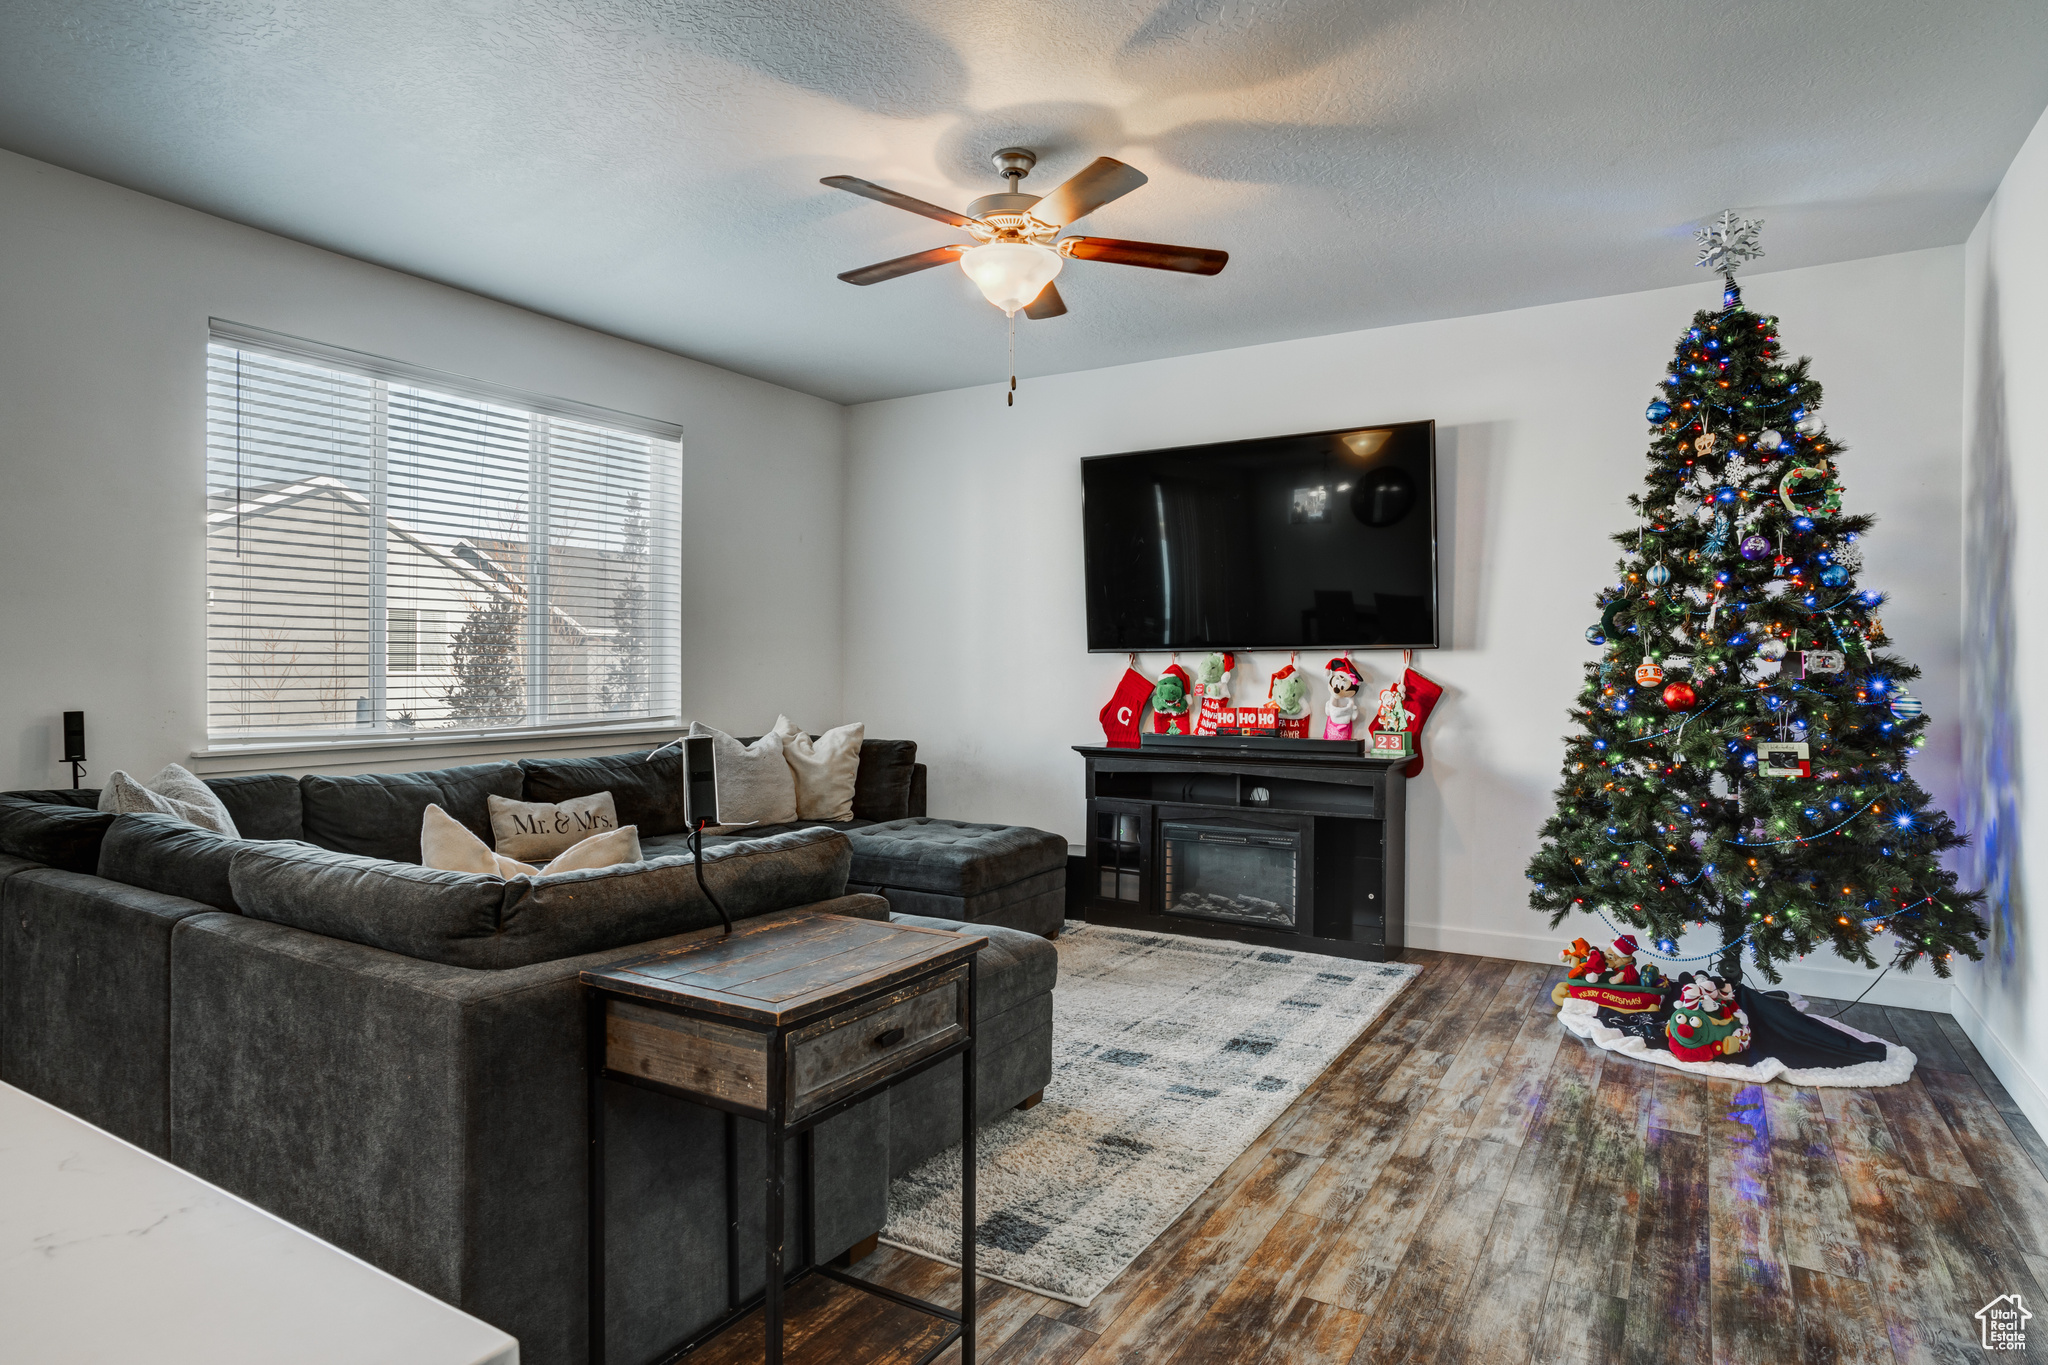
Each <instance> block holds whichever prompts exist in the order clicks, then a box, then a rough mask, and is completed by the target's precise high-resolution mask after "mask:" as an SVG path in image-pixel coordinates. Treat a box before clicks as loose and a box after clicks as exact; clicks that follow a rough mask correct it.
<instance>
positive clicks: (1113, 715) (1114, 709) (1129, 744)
mask: <svg viewBox="0 0 2048 1365" xmlns="http://www.w3.org/2000/svg"><path fill="white" fill-rule="evenodd" d="M1151 695H1152V684H1151V683H1150V682H1149V681H1147V680H1146V677H1145V675H1144V674H1142V673H1140V672H1139V671H1138V670H1137V669H1135V668H1126V669H1125V670H1124V675H1123V677H1121V678H1119V679H1118V680H1117V684H1116V691H1114V692H1112V693H1111V694H1110V697H1109V701H1108V703H1107V704H1106V705H1105V706H1104V707H1103V708H1102V734H1103V737H1104V739H1106V740H1107V741H1108V743H1109V747H1110V748H1112V749H1135V748H1137V747H1138V717H1139V716H1140V715H1143V714H1144V711H1145V702H1146V699H1147V698H1149V697H1150V696H1151Z"/></svg>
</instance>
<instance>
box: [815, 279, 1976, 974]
mask: <svg viewBox="0 0 2048 1365" xmlns="http://www.w3.org/2000/svg"><path fill="white" fill-rule="evenodd" d="M1674 249H1676V248H1674ZM1961 269H1962V251H1961V249H1960V248H1956V247H1950V248H1944V249H1939V250H1931V251H1921V252H1914V253H1910V254H1906V255H1899V256H1889V257H1882V258H1878V259H1873V260H1863V261H1853V262H1849V263H1846V264H1840V265H1833V266H1826V267H1819V268H1813V269H1804V270H1797V271H1788V272H1783V273H1779V274H1759V275H1757V276H1755V277H1754V278H1753V279H1751V280H1750V281H1749V282H1748V284H1747V286H1746V289H1745V295H1746V298H1747V300H1748V302H1749V305H1750V306H1751V307H1752V308H1755V309H1758V310H1760V311H1764V312H1775V313H1779V314H1781V315H1782V318H1783V326H1784V336H1785V339H1786V343H1787V345H1788V346H1789V347H1790V348H1791V349H1793V350H1794V351H1795V352H1802V353H1807V354H1811V355H1812V356H1813V357H1814V365H1815V371H1814V372H1815V374H1816V376H1817V377H1818V378H1819V379H1820V380H1821V382H1822V383H1823V385H1824V386H1825V388H1826V392H1827V394H1828V405H1827V409H1826V416H1827V418H1828V420H1829V422H1830V425H1831V429H1832V430H1833V431H1834V432H1835V434H1836V435H1837V436H1839V437H1840V438H1841V439H1843V440H1844V441H1845V442H1846V443H1847V444H1848V446H1849V448H1850V454H1849V456H1848V458H1847V460H1846V469H1847V480H1848V487H1849V498H1850V500H1851V502H1852V503H1853V505H1854V506H1855V507H1857V508H1858V509H1863V510H1868V511H1870V512H1873V513H1874V514H1876V515H1877V516H1878V517H1879V518H1880V519H1881V525H1880V526H1879V528H1878V529H1877V531H1876V532H1875V533H1874V534H1873V535H1872V536H1871V538H1870V540H1869V542H1868V555H1867V562H1868V565H1869V568H1868V572H1867V574H1866V581H1867V582H1869V583H1871V584H1872V585H1874V586H1879V587H1883V588H1887V589H1893V590H1896V591H1897V592H1898V594H1899V596H1898V599H1897V601H1896V602H1895V603H1894V604H1893V605H1891V606H1889V607H1887V608H1886V610H1885V613H1884V617H1885V624H1886V627H1887V628H1888V629H1889V630H1890V632H1891V633H1892V635H1893V637H1894V638H1895V639H1896V640H1897V641H1898V643H1899V646H1900V648H1901V649H1902V651H1903V652H1904V653H1905V654H1906V655H1907V656H1908V657H1910V658H1912V659H1914V660H1915V661H1916V662H1918V663H1919V664H1920V665H1921V667H1922V668H1924V669H1925V670H1926V673H1927V676H1926V678H1925V680H1924V682H1922V683H1921V684H1919V685H1918V691H1919V694H1920V696H1921V697H1922V698H1923V700H1924V701H1925V702H1926V704H1927V709H1928V712H1929V713H1930V715H1931V716H1932V717H1933V718H1934V729H1933V736H1932V739H1931V740H1930V743H1929V747H1928V749H1927V751H1926V753H1925V755H1924V756H1923V757H1922V758H1921V759H1920V761H1919V763H1918V765H1917V768H1916V771H1917V773H1918V776H1919V777H1920V780H1921V781H1922V782H1923V783H1924V784H1925V785H1926V786H1927V787H1928V789H1929V790H1930V791H1931V792H1932V793H1933V794H1934V795H1935V796H1936V798H1937V799H1939V800H1941V801H1942V802H1944V803H1945V804H1947V805H1949V806H1950V807H1951V808H1952V807H1953V806H1954V803H1955V800H1956V797H1957V795H1958V786H1957V780H1956V772H1957V759H1958V749H1959V741H1960V729H1959V726H1958V723H1957V711H1958V697H1957V692H1958V654H1959V636H1958V627H1957V609H1958V602H1957V598H1958V590H1959V579H1960V545H1959V531H1960V527H1959V520H1960V519H1959V515H1958V496H1959V485H1960V474H1959V464H1960V456H1959V452H1958V433H1957V429H1956V421H1957V412H1958V405H1959V403H1960V392H1961V389H1960V385H1961V377H1960V363H1961V362H1960V356H1961V339H1962V338H1961V327H1962V316H1961V295H1960V277H1961ZM1718 289H1719V286H1718V284H1717V283H1716V282H1713V281H1710V280H1707V279H1702V280H1701V281H1700V282H1699V283H1698V284H1696V285H1692V286H1689V287H1685V288H1679V289H1668V290H1660V291H1655V292H1651V293H1643V294H1632V295H1625V296H1620V297H1614V298H1604V299H1592V300H1585V301H1582V302H1577V303H1569V304H1559V305H1554V306H1549V307H1543V308H1533V309H1527V310H1522V311H1517V312H1511V313H1501V314H1494V315H1490V316H1482V317H1469V318H1460V319H1454V320H1450V321H1443V322H1432V323H1422V324H1416V325H1412V326H1404V327H1394V328H1387V329H1383V330H1378V331H1369V332H1356V333H1350V334H1347V335H1341V336H1330V337H1320V338H1314V339H1310V340H1303V341H1292V342H1284V343H1279V344H1274V345H1268V346H1258V347H1252V348H1247V349H1243V350H1235V351H1225V352H1218V353H1212V354H1207V355H1197V356H1188V357H1182V358H1177V359H1172V360H1163V361H1154V362H1148V363H1145V364H1137V365H1130V366H1124V367H1120V368H1116V369H1106V370H1095V371H1089V372H1085V373H1079V374H1069V375H1063V376H1057V377H1054V378H1048V379H1035V380H1031V381H1029V382H1027V383H1026V384H1025V385H1024V387H1023V389H1022V391H1021V392H1020V393H1019V395H1018V398H1017V406H1016V407H1015V408H1014V409H1007V410H1006V409H1005V408H1004V406H1003V401H1002V396H1001V391H1000V389H998V388H996V387H994V386H991V387H989V388H983V389H969V390H961V391H956V392H951V393H940V394H931V395H926V396H922V397H915V398H904V399H897V400H892V401H888V402H882V403H873V404H867V405H863V406H860V407H857V408H855V409H853V410H852V414H851V417H850V424H849V432H848V487H849V500H848V506H847V575H846V600H847V614H846V639H847V649H846V704H847V705H846V710H847V714H848V716H849V717H856V718H860V719H863V720H865V721H867V723H868V725H869V727H870V730H871V731H876V732H881V733H887V734H907V735H914V736H916V737H917V739H918V742H919V746H920V748H919V753H920V756H921V757H922V758H924V759H925V760H927V761H928V762H929V763H930V764H931V808H932V812H933V813H934V814H937V815H948V816H958V817H963V818H969V819H990V820H1003V821H1013V822H1019V823H1026V824H1033V825H1038V826H1042V827H1044V828H1047V829H1053V830H1058V831H1060V832H1062V833H1064V834H1065V835H1066V836H1067V837H1068V839H1069V840H1070V841H1072V842H1075V843H1078V842H1079V840H1080V838H1081V836H1082V813H1083V806H1082V795H1081V772H1082V766H1081V760H1080V758H1079V757H1078V756H1077V755H1075V754H1074V753H1072V752H1071V750H1070V748H1069V746H1071V745H1073V744H1077V743H1100V742H1101V738H1102V732H1101V730H1100V728H1099V727H1098V724H1097V719H1096V713H1097V711H1098V710H1099V709H1100V707H1101V705H1102V703H1103V702H1104V701H1105V700H1106V699H1107V698H1108V696H1109V694H1110V691H1111V689H1112V687H1113V686H1114V684H1115V682H1116V680H1117V678H1118V676H1119V675H1120V673H1121V671H1122V669H1123V667H1124V660H1123V658H1122V657H1119V656H1105V655H1090V654H1088V653H1086V652H1085V651H1086V638H1085V631H1084V619H1083V606H1082V583H1081V569H1082V565H1081V522H1080V506H1081V484H1080V469H1079V464H1078V461H1079V460H1080V458H1081V457H1082V456H1086V455H1097V454H1103V453H1108V452H1113V451H1123V450H1144V449H1150V448H1155V447H1162V446H1173V445H1180V444H1187V443H1193V442H1202V441H1219V440H1228V439H1233V438H1237V437H1248V436H1260V435H1269V434H1277V433H1282V432H1288V431H1313V430H1317V429H1322V428H1331V427H1340V426H1346V425H1353V424H1360V423H1366V422H1387V421H1401V420H1407V419H1413V418H1425V417H1430V418H1435V419H1436V421H1437V424H1438V428H1437V429H1438V449H1439V481H1440V487H1441V499H1442V508H1441V514H1440V518H1439V529H1440V537H1441V546H1442V548H1441V560H1442V585H1443V596H1444V602H1445V611H1444V619H1445V621H1446V623H1447V626H1448V629H1449V638H1450V648H1448V649H1444V650H1441V651H1438V652H1435V653H1424V654H1422V655H1419V656H1418V664H1419V667H1420V668H1421V670H1422V671H1423V672H1424V673H1426V674H1428V675H1429V676H1430V677H1432V678H1434V679H1436V680H1437V681H1438V682H1440V683H1442V684H1443V685H1444V687H1445V689H1446V695H1445V698H1444V700H1443V702H1442V703H1441V704H1440V706H1439V708H1438V710H1437V713H1436V715H1435V716H1434V717H1433V718H1432V720H1431V721H1430V724H1429V728H1428V731H1427V732H1426V734H1425V735H1424V741H1423V747H1424V752H1425V754H1426V755H1427V758H1428V764H1427V768H1426V770H1425V771H1424V773H1423V774H1422V776H1421V777H1420V778H1419V779H1417V780H1416V781H1415V782H1413V783H1411V784H1410V795H1409V873H1408V925H1409V929H1408V935H1409V941H1410V942H1411V943H1413V944H1416V945H1418V946H1423V947H1431V948H1441V949H1446V950H1450V951H1455V952H1466V953H1491V954H1497V955H1502V956H1508V957H1516V958H1525V959H1529V960H1554V958H1555V955H1556V951H1557V947H1558V945H1559V944H1560V942H1561V941H1562V940H1563V939H1565V938H1569V937H1570V936H1571V934H1572V933H1573V932H1586V933H1587V936H1588V937H1589V938H1592V937H1595V933H1594V931H1598V930H1599V928H1600V926H1599V924H1598V922H1597V921H1588V922H1586V923H1585V924H1582V925H1579V926H1577V927H1576V928H1567V929H1565V930H1563V931H1561V932H1553V931H1551V930H1550V929H1549V928H1548V927H1547V926H1546V925H1545V923H1544V921H1543V919H1542V918H1541V917H1540V916H1539V915H1538V914H1536V913H1535V912H1533V911H1531V910H1529V909H1528V908H1527V886H1526V883H1525V882H1524V880H1523V876H1522V869H1523V866H1524V864H1525V862H1526V860H1527V858H1528V856H1529V854H1530V852H1531V851H1532V850H1533V848H1534V847H1535V842H1536V831H1537V827H1538V826H1539V824H1540V823H1541V821H1542V820H1543V818H1544V815H1545V812H1546V810H1547V808H1548V805H1549V793H1550V791H1551V789H1552V787H1553V786H1554V785H1555V783H1556V780H1557V776H1558V765H1559V763H1560V760H1561V755H1562V746H1561V744H1560V737H1561V736H1562V735H1563V733H1564V730H1565V727H1566V710H1567V707H1568V705H1569V703H1570V700H1571V698H1572V696H1573V693H1574V691H1575V690H1576V688H1577V687H1578V685H1579V678H1580V674H1579V669H1580V666H1581V664H1582V662H1583V661H1584V660H1585V659H1586V658H1587V657H1588V654H1589V650H1590V648H1591V647H1590V646H1588V645H1587V644H1586V643H1585V639H1584V632H1585V629H1586V627H1587V626H1588V625H1589V624H1591V623H1592V621H1593V616H1594V613H1593V611H1592V607H1591V603H1592V601H1593V597H1594V594H1595V592H1596V591H1597V590H1598V588H1599V587H1600V585H1601V584H1602V583H1603V582H1604V581H1606V579H1607V576H1608V574H1609V573H1610V572H1611V570H1612V565H1613V562H1614V558H1615V549H1614V547H1613V545H1612V544H1611V543H1610V542H1609V541H1608V540H1607V536H1608V535H1609V534H1610V533H1612V532H1616V531H1620V530H1622V529H1624V528H1626V527H1627V526H1628V525H1629V524H1630V522H1629V514H1628V511H1627V508H1626V505H1625V502H1624V499H1625V498H1626V496H1627V494H1628V493H1629V492H1630V491H1632V490H1635V489H1637V488H1639V487H1640V486H1641V482H1640V481H1641V479H1642V476H1643V473H1644V457H1645V450H1646V445H1647V443H1646V440H1645V427H1644V422H1643V418H1642V411H1643V407H1644V405H1645V404H1646V403H1647V402H1648V401H1649V400H1650V398H1651V397H1653V396H1654V394H1653V390H1652V385H1653V383H1654V381H1655V380H1656V379H1657V378H1658V376H1659V375H1661V374H1662V373H1663V371H1664V367H1665V364H1666V362H1667V360H1668V359H1669V357H1670V355H1671V350H1672V347H1673V345H1674V343H1675V341H1676V339H1677V337H1678V334H1679V333H1680V332H1681V331H1682V330H1683V329H1684V328H1685V327H1686V326H1687V325H1689V321H1690V318H1691V315H1692V313H1693V310H1695V309H1696V308H1701V307H1710V306H1715V305H1716V301H1717V299H1718ZM1032 325H1034V326H1037V325H1048V326H1058V325H1061V324H1058V323H1051V324H1032ZM1242 657H1243V656H1240V658H1241V661H1242ZM1325 657H1326V656H1322V655H1319V656H1315V657H1313V658H1311V657H1309V656H1304V659H1303V662H1304V663H1312V664H1314V665H1315V667H1316V669H1317V671H1318V672H1320V668H1321V665H1322V663H1323V662H1324V658H1325ZM1359 657H1360V659H1361V661H1362V662H1363V663H1364V664H1365V665H1366V668H1367V671H1368V673H1369V675H1370V677H1371V678H1372V679H1373V680H1374V681H1375V682H1380V681H1384V680H1385V679H1386V678H1388V677H1389V676H1390V674H1391V673H1392V672H1394V671H1395V670H1398V667H1399V655H1398V654H1395V655H1391V656H1388V655H1371V654H1368V655H1362V656H1359ZM1286 659H1287V656H1286V655H1284V654H1281V655H1277V656H1259V657H1257V658H1256V659H1254V660H1252V661H1251V663H1250V664H1249V666H1248V668H1247V670H1246V671H1247V673H1248V674H1249V675H1250V681H1251V684H1252V687H1253V690H1254V691H1256V692H1258V693H1260V694H1261V695H1263V692H1264V689H1265V682H1266V677H1267V675H1268V674H1269V673H1270V672H1271V670H1272V669H1273V668H1275V667H1277V666H1278V665H1280V664H1282V663H1285V662H1286ZM1185 662H1191V660H1188V661H1185ZM1166 663H1167V656H1165V655H1146V656H1144V657H1143V658H1142V660H1141V664H1142V669H1143V671H1145V672H1146V673H1147V674H1148V675H1155V674H1156V673H1157V672H1158V671H1159V670H1160V669H1161V668H1163V667H1164V666H1165V664H1166ZM1324 695H1325V694H1324V693H1323V691H1322V689H1321V686H1320V682H1318V684H1317V686H1316V688H1315V691H1314V693H1313V694H1312V700H1313V701H1314V702H1315V704H1316V705H1317V707H1318V708H1320V706H1321V703H1322V701H1323V698H1324ZM1611 937H1612V934H1611V933H1604V932H1603V933H1599V934H1598V939H1597V941H1600V942H1605V941H1606V939H1608V938H1611ZM1712 946H1713V944H1712V943H1711V942H1706V943H1702V944H1700V945H1699V947H1701V948H1707V947H1712ZM1814 961H1815V964H1816V966H1819V964H1820V963H1821V959H1815V960H1814ZM1827 961H1828V962H1834V961H1835V960H1834V959H1833V958H1832V957H1830V958H1828V959H1827ZM1843 965H1844V966H1845V970H1842V971H1833V970H1826V969H1822V970H1811V971H1806V972H1804V973H1802V974H1801V975H1799V976H1798V977H1795V978H1794V981H1795V984H1798V985H1800V986H1801V988H1802V989H1806V990H1810V991H1813V992H1816V993H1823V994H1839V993H1841V992H1844V991H1846V992H1847V993H1849V994H1851V995H1853V994H1855V993H1856V992H1858V991H1860V990H1861V989H1862V988H1863V986H1864V985H1865V984H1867V977H1866V975H1865V974H1864V973H1862V972H1861V970H1860V969H1855V968H1846V964H1843ZM1948 994H1949V990H1948V987H1947V985H1946V984H1945V983H1936V982H1934V981H1933V979H1932V977H1931V976H1930V975H1928V974H1927V973H1926V972H1925V971H1924V969H1923V971H1922V973H1921V974H1920V975H1918V976H1916V977H1913V978H1907V979H1904V980H1902V979H1901V974H1900V973H1893V974H1892V976H1891V978H1889V979H1888V980H1887V981H1886V982H1884V983H1883V985H1882V986H1880V988H1879V990H1878V992H1877V993H1876V994H1874V995H1873V996H1872V997H1871V998H1872V999H1874V1000H1887V1001H1891V1002H1894V1003H1901V1004H1918V1005H1926V1006H1931V1007H1934V1008H1946V1007H1947V1004H1948Z"/></svg>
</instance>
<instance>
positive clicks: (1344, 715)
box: [1323, 656, 1365, 739]
mask: <svg viewBox="0 0 2048 1365" xmlns="http://www.w3.org/2000/svg"><path fill="white" fill-rule="evenodd" d="M1323 681H1324V682H1325V683H1327V684H1328V685H1329V688H1330V699H1329V701H1327V702H1325V703H1324V704H1323V717H1324V719H1323V738H1324V739H1349V738H1351V727H1352V726H1353V725H1355V724H1357V723H1358V689H1359V688H1361V687H1364V686H1365V677H1364V675H1363V674H1361V673H1360V672H1359V671H1358V665H1356V664H1354V663H1352V662H1351V660H1350V659H1349V658H1347V657H1343V656H1339V657H1338V658H1335V659H1332V660H1330V662H1328V663H1326V664H1324V665H1323Z"/></svg>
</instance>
